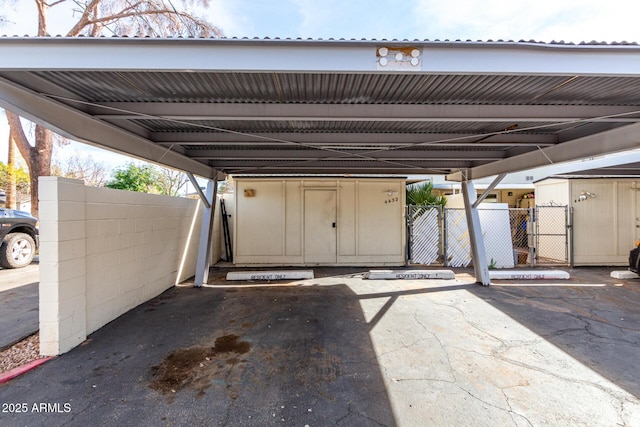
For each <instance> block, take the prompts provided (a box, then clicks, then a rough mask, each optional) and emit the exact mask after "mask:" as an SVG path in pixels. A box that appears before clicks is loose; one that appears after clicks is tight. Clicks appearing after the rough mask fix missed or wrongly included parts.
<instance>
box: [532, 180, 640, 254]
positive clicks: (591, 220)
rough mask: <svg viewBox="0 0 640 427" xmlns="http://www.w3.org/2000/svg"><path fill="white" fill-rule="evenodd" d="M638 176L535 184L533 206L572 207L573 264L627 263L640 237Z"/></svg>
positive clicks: (639, 185) (545, 181)
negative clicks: (534, 203) (534, 202)
mask: <svg viewBox="0 0 640 427" xmlns="http://www.w3.org/2000/svg"><path fill="white" fill-rule="evenodd" d="M639 191H640V179H638V178H618V177H615V178H608V177H607V178H603V177H593V178H590V177H562V178H548V179H544V180H542V181H540V182H538V183H536V205H538V206H544V205H554V204H555V205H568V206H570V207H572V208H573V254H572V256H573V263H574V265H576V266H581V265H582V266H587V265H627V264H628V258H629V251H630V250H631V249H633V247H634V243H635V241H636V240H637V239H639V238H640V195H639V194H638V192H639Z"/></svg>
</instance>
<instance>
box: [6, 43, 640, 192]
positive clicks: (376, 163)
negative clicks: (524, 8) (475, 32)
mask: <svg viewBox="0 0 640 427" xmlns="http://www.w3.org/2000/svg"><path fill="white" fill-rule="evenodd" d="M0 56H1V57H2V58H3V61H2V64H0V102H1V104H2V105H3V106H5V107H6V108H9V109H11V110H14V111H16V112H18V113H21V114H23V115H24V116H26V117H29V118H32V119H34V120H36V121H38V122H40V123H44V124H47V125H49V126H50V127H52V128H53V129H55V130H57V131H58V132H60V133H61V134H63V135H66V136H69V137H71V138H74V139H77V140H81V141H85V142H89V143H92V144H96V145H99V146H103V147H106V148H110V149H114V150H116V151H120V152H124V153H127V154H130V155H133V156H136V157H141V158H144V159H147V160H150V161H153V162H157V163H161V164H165V165H168V166H172V167H175V168H179V169H183V170H186V171H189V172H193V173H195V174H198V175H201V176H205V177H213V176H214V175H215V174H216V172H217V171H219V172H223V173H227V174H251V175H256V174H258V175H259V174H289V173H292V174H346V173H348V174H372V173H382V174H403V175H405V174H453V175H451V178H453V179H461V178H462V174H460V173H456V172H459V171H464V174H465V176H467V177H471V178H480V177H484V176H490V175H494V174H498V173H503V172H511V171H517V170H523V169H528V168H531V167H535V166H540V165H544V164H549V163H550V162H561V161H566V160H571V159H577V158H582V157H588V156H594V155H598V154H603V153H607V152H614V151H621V150H625V149H629V148H634V147H636V146H638V141H640V138H637V137H636V135H637V134H638V130H640V124H639V123H638V121H640V47H638V46H637V45H635V44H626V43H622V44H613V45H606V44H605V45H603V44H597V43H596V44H581V45H572V44H563V43H559V44H541V43H531V42H502V41H500V42H449V41H385V40H382V41H375V40H372V41H366V40H365V41H355V40H328V41H323V40H238V39H149V38H142V39H137V38H73V39H68V38H59V37H56V38H19V37H17V38H16V37H3V38H0Z"/></svg>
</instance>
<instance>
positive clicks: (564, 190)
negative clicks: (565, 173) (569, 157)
mask: <svg viewBox="0 0 640 427" xmlns="http://www.w3.org/2000/svg"><path fill="white" fill-rule="evenodd" d="M535 195H536V204H538V205H548V204H549V203H554V204H558V205H570V204H571V201H570V199H569V182H568V181H567V180H566V179H545V180H544V181H541V182H539V183H537V184H536V188H535Z"/></svg>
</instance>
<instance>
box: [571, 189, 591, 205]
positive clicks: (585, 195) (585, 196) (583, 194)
mask: <svg viewBox="0 0 640 427" xmlns="http://www.w3.org/2000/svg"><path fill="white" fill-rule="evenodd" d="M595 197H596V193H591V192H590V191H585V190H582V191H581V192H580V195H579V196H578V198H577V199H576V200H575V202H584V201H585V200H587V199H588V198H592V199H593V198H595Z"/></svg>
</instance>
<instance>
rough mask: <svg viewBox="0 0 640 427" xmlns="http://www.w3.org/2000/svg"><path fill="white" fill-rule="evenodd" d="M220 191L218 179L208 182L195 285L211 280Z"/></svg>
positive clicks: (199, 285) (198, 285)
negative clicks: (213, 240)
mask: <svg viewBox="0 0 640 427" xmlns="http://www.w3.org/2000/svg"><path fill="white" fill-rule="evenodd" d="M217 192H218V179H217V178H214V179H213V181H208V182H207V193H206V196H205V197H206V200H207V201H208V205H209V206H208V207H207V204H205V206H204V212H203V213H202V226H201V228H200V243H199V245H198V260H197V261H196V277H195V281H194V283H193V286H195V287H196V288H199V287H201V286H202V285H204V284H206V283H207V282H208V281H209V267H210V266H211V238H212V236H213V218H214V213H215V209H216V194H217Z"/></svg>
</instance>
